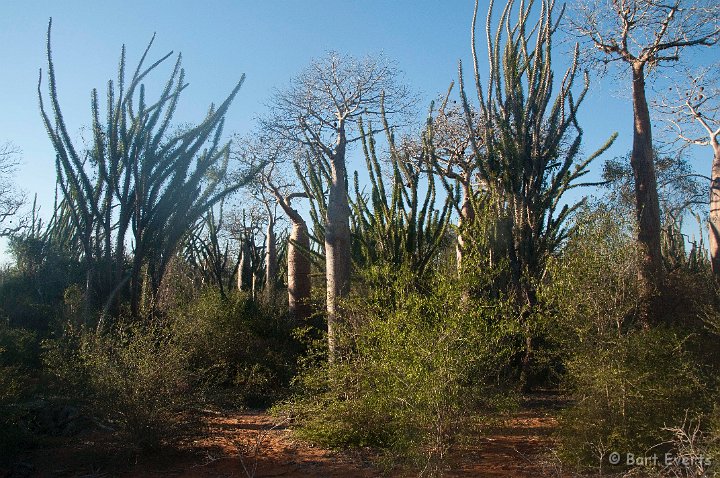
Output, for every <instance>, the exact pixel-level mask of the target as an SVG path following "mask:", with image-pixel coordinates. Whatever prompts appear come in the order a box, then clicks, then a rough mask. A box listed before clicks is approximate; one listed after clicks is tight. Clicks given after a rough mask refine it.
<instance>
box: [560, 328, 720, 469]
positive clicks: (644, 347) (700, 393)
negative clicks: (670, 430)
mask: <svg viewBox="0 0 720 478" xmlns="http://www.w3.org/2000/svg"><path fill="white" fill-rule="evenodd" d="M696 340H697V336H696V335H693V334H688V332H687V331H683V330H681V329H670V328H660V327H658V328H654V329H650V330H637V331H632V332H630V333H627V334H622V335H616V336H614V337H606V338H605V339H604V340H602V341H598V342H596V343H594V344H590V343H588V344H584V345H581V346H580V350H579V351H578V353H577V354H576V355H575V356H574V357H573V358H572V359H571V360H570V361H569V363H568V364H567V367H568V373H567V378H568V380H569V384H570V386H571V387H572V390H573V391H574V396H575V399H576V402H575V404H574V405H573V406H572V407H570V408H569V409H568V410H566V411H565V412H564V414H563V417H562V420H561V430H560V442H561V452H562V455H563V456H564V457H565V458H566V459H567V461H568V462H570V463H573V464H575V465H578V466H579V467H598V468H601V469H602V468H607V467H608V465H609V464H608V461H607V460H608V454H609V453H611V452H613V451H615V452H618V453H620V454H621V456H625V455H624V454H625V453H632V454H634V455H635V456H647V455H648V454H650V453H652V452H653V450H656V451H657V452H658V453H660V452H662V451H663V450H662V449H659V448H656V447H657V446H658V445H660V444H662V443H664V442H665V441H666V440H667V439H668V436H667V435H668V434H667V433H666V431H665V430H664V429H666V428H667V427H671V426H679V425H680V424H682V423H683V421H684V420H685V417H686V416H691V417H697V416H700V415H702V414H703V413H706V412H707V411H708V410H710V409H711V404H712V391H711V390H712V382H711V381H710V378H709V377H708V376H707V374H706V373H704V370H703V369H702V367H701V366H700V365H699V364H701V363H702V360H701V356H700V355H699V354H697V353H695V352H694V350H697V346H698V344H696V343H693V342H694V341H696Z"/></svg>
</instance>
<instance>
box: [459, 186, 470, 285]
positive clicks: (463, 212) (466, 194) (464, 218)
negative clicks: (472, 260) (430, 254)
mask: <svg viewBox="0 0 720 478" xmlns="http://www.w3.org/2000/svg"><path fill="white" fill-rule="evenodd" d="M471 194H472V192H471V191H470V185H469V184H463V204H462V207H461V208H460V219H459V220H458V231H459V232H458V237H457V244H456V245H455V256H456V258H457V270H458V274H461V273H462V268H463V256H464V255H465V252H466V244H467V234H468V232H467V231H464V230H463V226H467V225H468V224H472V222H473V221H474V219H475V211H474V210H473V207H472V201H471V197H470V195H471Z"/></svg>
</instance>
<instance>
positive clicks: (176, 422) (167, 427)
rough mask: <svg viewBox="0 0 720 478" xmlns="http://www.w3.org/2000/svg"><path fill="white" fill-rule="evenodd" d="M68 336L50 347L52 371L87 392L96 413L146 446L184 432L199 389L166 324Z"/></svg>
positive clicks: (72, 387)
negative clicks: (188, 413) (187, 412)
mask: <svg viewBox="0 0 720 478" xmlns="http://www.w3.org/2000/svg"><path fill="white" fill-rule="evenodd" d="M64 340H65V341H64V342H63V343H57V342H56V343H50V344H48V345H47V354H46V364H47V367H48V370H49V371H50V373H51V374H54V375H55V376H56V377H57V378H59V379H60V380H61V381H65V384H66V385H69V387H68V389H69V390H72V391H79V390H83V395H84V398H85V399H87V401H88V402H89V406H90V409H91V411H92V413H93V414H97V415H98V416H100V417H103V418H104V419H105V420H107V421H108V422H109V423H110V424H111V425H112V426H113V427H115V428H118V429H119V430H120V431H121V432H123V433H125V434H126V436H127V438H128V441H129V442H130V443H132V444H133V445H134V446H136V447H138V448H139V449H142V450H147V449H155V448H158V447H160V446H162V445H164V444H169V443H172V442H173V441H175V440H177V439H178V438H180V437H181V436H182V435H183V433H182V431H183V429H184V427H185V425H186V422H187V416H181V414H183V412H186V411H187V410H188V409H189V408H190V406H191V405H192V404H194V403H196V401H197V398H198V395H197V394H198V389H197V388H196V387H194V386H193V385H194V382H195V377H194V375H193V373H192V371H191V370H190V368H189V366H188V364H189V357H190V353H189V351H187V350H186V349H185V348H184V347H183V346H182V344H181V343H180V342H179V341H178V340H177V338H176V337H175V336H174V335H173V334H172V332H171V330H170V329H169V328H168V327H166V326H161V325H159V324H130V325H118V326H116V327H114V328H113V329H112V330H109V331H106V332H99V331H94V330H86V329H81V330H78V331H75V332H74V333H72V335H70V334H68V335H67V336H66V337H65V338H64Z"/></svg>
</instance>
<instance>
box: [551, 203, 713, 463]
mask: <svg viewBox="0 0 720 478" xmlns="http://www.w3.org/2000/svg"><path fill="white" fill-rule="evenodd" d="M574 222H575V224H574V227H575V230H576V232H575V234H573V236H571V238H570V239H569V242H568V244H567V246H566V248H565V250H564V253H563V255H562V256H560V257H557V258H555V259H554V260H553V261H552V262H551V264H550V267H549V272H550V276H549V277H548V280H547V282H546V283H545V284H544V285H543V287H542V288H541V293H540V297H541V300H542V301H543V302H544V303H545V304H546V305H547V306H548V308H549V310H550V311H551V313H552V318H551V321H552V323H553V326H552V330H554V338H555V341H556V342H555V343H556V344H557V349H556V351H557V355H558V360H559V361H560V362H562V364H563V369H564V385H565V387H566V388H567V390H568V392H569V393H570V394H571V396H572V398H573V400H574V401H573V404H572V405H571V406H570V407H569V408H568V409H567V410H566V411H565V412H564V413H563V415H562V420H561V428H560V433H559V439H560V452H561V453H560V454H561V456H562V457H563V458H564V459H565V460H566V461H567V462H569V463H571V464H573V465H575V466H578V467H581V468H586V467H596V468H598V469H600V470H602V469H606V468H607V467H608V466H609V463H608V454H609V453H610V452H612V451H617V452H618V453H621V454H622V456H624V453H633V454H635V455H636V456H646V455H648V454H649V453H651V452H657V453H661V452H664V451H666V450H662V449H661V448H662V447H661V448H657V449H654V450H653V451H651V447H653V446H657V445H660V444H661V443H663V442H665V441H666V440H667V439H668V438H670V436H669V434H668V432H667V430H664V429H665V428H666V427H680V426H681V425H683V422H684V420H685V417H686V413H687V416H689V417H692V418H694V417H697V416H699V415H702V414H703V413H707V412H708V411H710V410H711V408H712V397H713V394H714V393H716V392H714V390H715V387H716V379H715V378H714V377H717V371H716V368H717V364H718V363H720V362H718V354H717V351H716V350H717V343H718V342H717V339H716V338H713V337H711V336H708V334H707V333H706V332H705V331H704V330H703V329H702V327H701V326H700V321H699V315H700V313H701V312H702V311H703V310H706V309H707V307H712V302H713V300H714V299H713V297H714V293H713V291H712V290H710V289H712V287H710V288H709V287H708V284H709V282H708V281H707V275H704V274H703V273H699V272H693V271H692V270H685V269H682V270H677V271H675V272H673V273H672V274H671V275H670V276H669V279H668V284H667V286H666V287H665V288H664V290H663V292H662V294H661V297H660V298H659V299H658V302H657V303H656V307H657V308H658V313H659V314H661V315H662V316H666V317H668V320H667V321H665V322H667V323H672V324H674V325H673V327H658V328H654V329H650V330H643V329H641V328H640V327H639V324H638V320H637V317H638V300H639V299H638V297H639V294H638V282H637V274H638V261H639V254H638V249H637V246H636V244H635V241H634V237H633V232H634V231H633V229H632V227H631V225H630V224H629V219H628V218H627V216H624V217H623V216H620V215H619V214H618V212H617V210H614V209H610V208H609V207H607V206H603V205H601V206H598V207H595V208H590V207H586V208H583V209H582V210H581V211H580V212H579V214H578V215H577V216H576V217H575V221H574Z"/></svg>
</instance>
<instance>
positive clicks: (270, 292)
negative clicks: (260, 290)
mask: <svg viewBox="0 0 720 478" xmlns="http://www.w3.org/2000/svg"><path fill="white" fill-rule="evenodd" d="M277 269H278V264H277V245H276V242H275V221H274V220H273V218H272V217H270V219H269V221H268V226H267V233H266V236H265V291H266V293H267V297H268V299H269V300H272V299H273V297H275V286H276V285H277Z"/></svg>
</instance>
